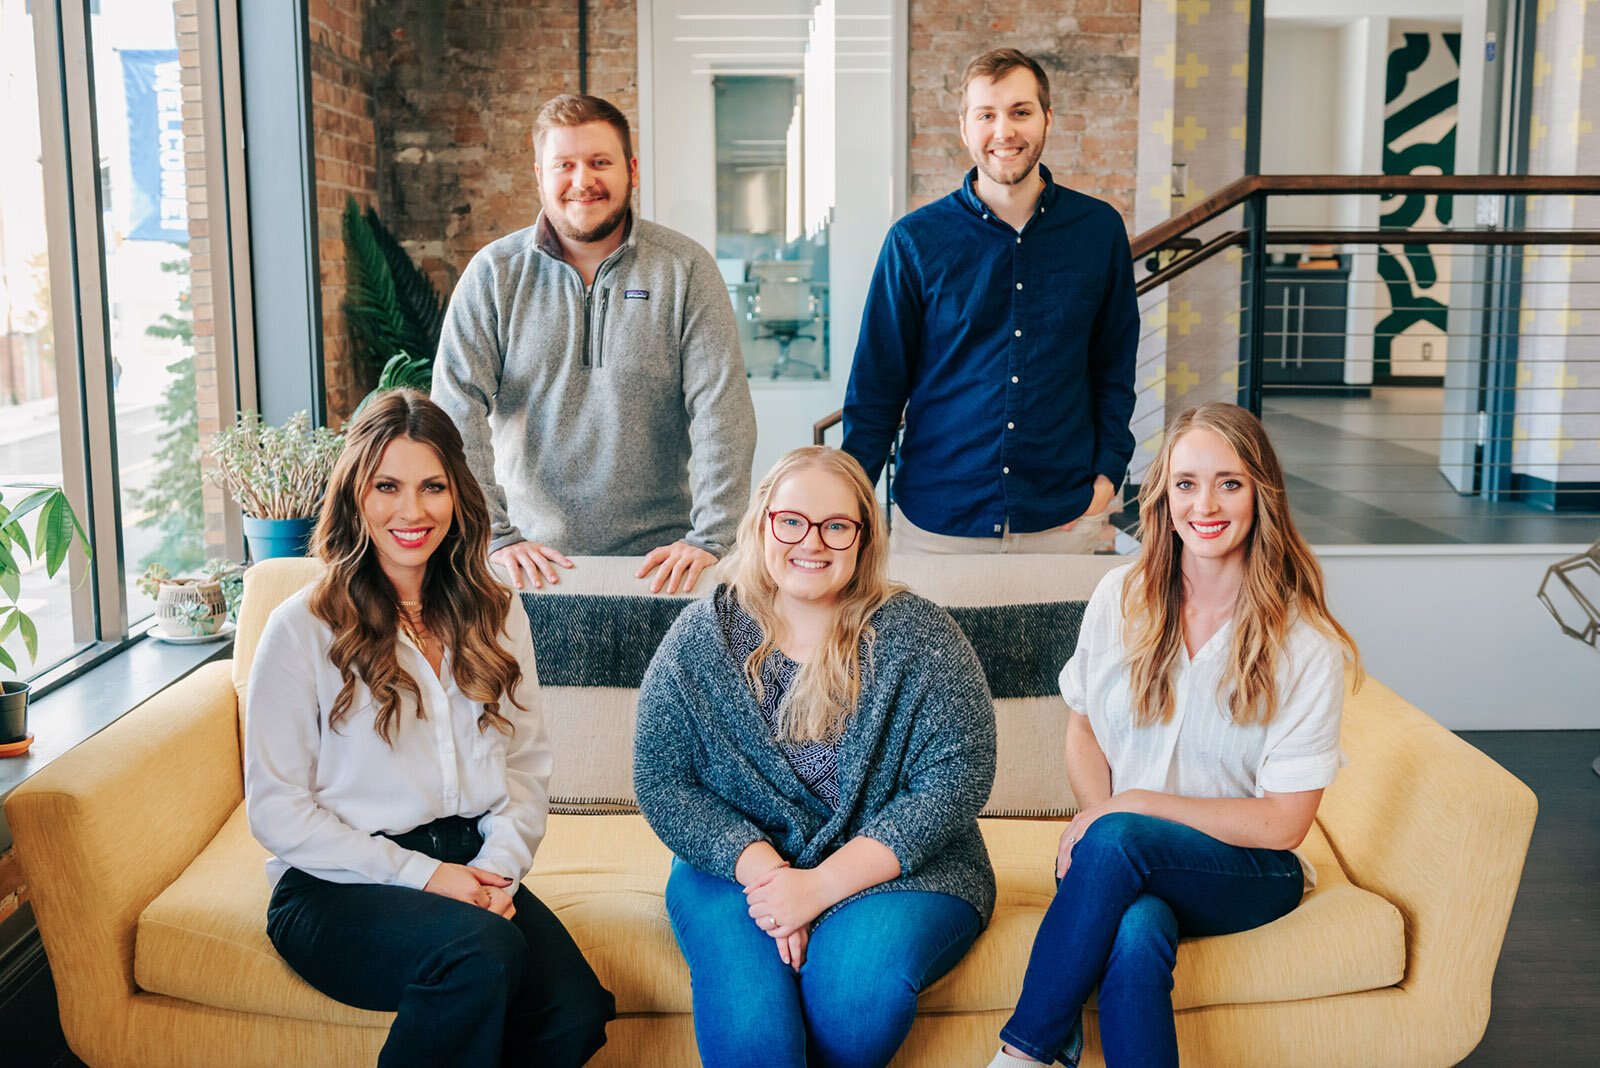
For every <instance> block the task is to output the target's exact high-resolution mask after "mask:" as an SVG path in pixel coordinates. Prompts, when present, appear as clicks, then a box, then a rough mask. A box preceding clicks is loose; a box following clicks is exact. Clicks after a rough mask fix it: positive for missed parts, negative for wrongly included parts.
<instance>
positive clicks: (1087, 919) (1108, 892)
mask: <svg viewBox="0 0 1600 1068" xmlns="http://www.w3.org/2000/svg"><path fill="white" fill-rule="evenodd" d="M1302 882H1303V876H1302V874H1301V871H1300V861H1299V859H1298V858H1296V857H1295V855H1294V854H1293V853H1292V852H1290V851H1289V850H1287V849H1245V848H1242V847H1240V846H1231V845H1227V844H1225V843H1223V842H1219V841H1217V840H1216V839H1215V838H1212V837H1211V836H1210V835H1208V834H1204V833H1202V832H1200V831H1197V830H1195V829H1194V828H1192V827H1186V826H1184V825H1183V824H1181V823H1173V822H1171V821H1169V820H1161V819H1155V818H1153V817H1150V816H1135V815H1133V814H1131V813H1127V812H1113V813H1111V814H1109V815H1105V816H1101V817H1100V818H1099V819H1097V820H1095V821H1094V823H1092V824H1091V825H1090V826H1089V830H1088V831H1087V832H1086V833H1085V834H1084V836H1083V837H1082V838H1081V839H1080V840H1079V841H1078V844H1077V845H1075V846H1073V848H1072V864H1071V866H1070V867H1068V868H1067V874H1066V877H1065V878H1063V879H1062V880H1061V883H1060V885H1059V886H1057V888H1056V896H1055V900H1054V901H1052V902H1051V903H1050V908H1049V909H1048V910H1047V911H1046V912H1045V914H1044V922H1043V923H1041V924H1040V925H1039V933H1038V935H1037V936H1036V937H1035V938H1034V940H1033V953H1032V955H1031V956H1030V957H1029V958H1028V971H1027V975H1026V977H1025V978H1024V979H1023V982H1022V996H1021V997H1019V998H1018V999H1017V1008H1016V1011H1015V1012H1014V1013H1013V1014H1012V1016H1011V1019H1010V1020H1009V1021H1007V1023H1006V1025H1005V1027H1004V1028H1003V1029H1002V1030H1001V1031H1000V1038H1001V1041H1003V1042H1006V1043H1008V1044H1009V1045H1010V1046H1011V1047H1012V1048H1014V1049H1017V1050H1020V1051H1022V1052H1023V1053H1026V1054H1027V1055H1028V1056H1030V1057H1032V1058H1034V1059H1035V1060H1039V1061H1043V1062H1045V1063H1046V1064H1053V1063H1055V1062H1056V1061H1057V1060H1060V1061H1061V1062H1062V1063H1064V1064H1069V1065H1075V1064H1077V1052H1078V1051H1077V1049H1076V1046H1077V1042H1076V1041H1074V1039H1075V1038H1076V1037H1077V1035H1076V1032H1077V1029H1078V1024H1079V1016H1080V1014H1081V1013H1082V1011H1083V1004H1084V1002H1085V1001H1087V1000H1088V999H1089V994H1090V993H1091V992H1092V991H1093V990H1094V988H1095V987H1096V985H1098V986H1099V987H1100V998H1099V1008H1100V1046H1101V1050H1102V1052H1103V1053H1104V1054H1105V1059H1106V1066H1107V1068H1168V1066H1170V1068H1177V1064H1178V1036H1177V1031H1176V1029H1175V1027H1174V1025H1173V1019H1172V966H1173V963H1174V961H1175V960H1176V959H1177V952H1178V936H1179V935H1180V934H1183V935H1220V934H1232V933H1234V932H1236V931H1248V930H1250V929H1251V928H1252V927H1260V926H1261V925H1262V924H1264V923H1270V922H1271V921H1273V920H1275V919H1277V918H1278V917H1280V916H1283V915H1286V914H1287V913H1288V912H1289V911H1290V910H1291V909H1293V908H1294V907H1295V906H1296V905H1297V904H1299V903H1300V893H1301V889H1302Z"/></svg>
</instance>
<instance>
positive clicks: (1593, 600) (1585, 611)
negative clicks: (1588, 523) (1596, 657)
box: [1539, 541, 1600, 775]
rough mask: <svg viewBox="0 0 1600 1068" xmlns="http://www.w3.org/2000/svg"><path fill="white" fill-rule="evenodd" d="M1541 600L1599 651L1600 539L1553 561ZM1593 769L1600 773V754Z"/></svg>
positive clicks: (1570, 633)
mask: <svg viewBox="0 0 1600 1068" xmlns="http://www.w3.org/2000/svg"><path fill="white" fill-rule="evenodd" d="M1539 600H1541V601H1543V602H1544V606H1545V607H1546V608H1548V609H1549V610H1550V614H1551V616H1553V617H1555V621H1556V623H1557V624H1559V625H1560V627H1561V630H1562V632H1563V633H1565V634H1566V635H1567V636H1568V637H1571V638H1576V639H1578V641H1580V642H1583V643H1584V644H1585V645H1587V646H1589V647H1590V648H1592V649H1595V650H1596V651H1600V541H1597V542H1595V543H1594V544H1593V545H1591V546H1589V550H1588V551H1587V552H1582V553H1579V554H1578V555H1577V556H1572V557H1568V558H1567V559H1565V560H1562V561H1560V562H1558V563H1555V564H1552V565H1551V566H1550V570H1548V571H1546V572H1545V574H1544V581H1543V582H1541V583H1539ZM1594 773H1595V774H1596V775H1600V757H1597V758H1596V759H1595V762H1594Z"/></svg>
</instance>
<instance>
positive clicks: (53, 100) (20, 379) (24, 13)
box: [0, 0, 237, 676]
mask: <svg viewBox="0 0 1600 1068" xmlns="http://www.w3.org/2000/svg"><path fill="white" fill-rule="evenodd" d="M224 7H225V5H221V4H218V2H217V0H119V2H118V3H114V4H100V3H94V4H88V5H84V4H73V3H66V2H63V0H0V59H3V62H4V65H5V66H4V73H5V106H4V112H3V114H0V137H3V138H4V143H5V144H6V146H7V151H6V153H5V155H4V157H3V158H0V410H3V411H0V484H3V485H7V486H14V485H15V484H17V483H22V482H46V483H51V484H57V485H62V486H63V487H64V488H65V489H66V490H67V493H68V495H69V498H70V499H71V500H72V503H73V505H74V508H75V510H76V512H77V514H78V515H79V517H80V518H81V519H82V520H83V522H84V525H85V527H86V528H87V530H88V531H89V534H90V538H91V541H92V544H93V554H92V558H89V559H82V558H75V559H74V560H73V562H72V566H71V567H70V568H68V569H64V570H63V571H62V572H60V573H58V575H57V576H56V578H55V579H54V580H50V581H46V580H45V578H44V576H43V570H42V568H41V569H38V570H35V571H30V572H29V573H27V574H26V575H25V576H24V581H23V588H22V607H23V608H24V610H26V611H28V612H29V614H30V615H31V616H32V617H33V618H34V620H35V621H36V623H37V624H38V626H39V632H40V633H39V637H40V648H39V656H38V658H37V659H36V660H35V661H34V663H33V664H32V665H31V667H30V666H29V665H26V664H24V665H23V671H22V673H23V674H24V675H25V676H26V675H29V674H34V673H37V672H42V671H45V670H47V669H49V668H50V667H51V666H52V665H54V664H56V663H59V662H60V661H62V660H63V659H65V658H67V657H69V656H71V655H73V654H74V653H75V652H77V651H79V650H80V649H83V648H85V647H87V646H91V645H94V644H96V643H116V642H119V641H123V640H125V639H127V638H128V637H129V636H130V634H133V633H136V632H137V631H138V630H139V629H141V627H140V625H141V623H142V621H143V620H145V619H146V618H147V617H148V616H149V615H150V614H151V612H152V610H153V605H152V604H151V603H150V601H149V600H148V599H147V598H145V597H144V596H143V595H142V594H141V593H140V592H139V590H138V588H137V586H136V581H137V579H138V577H139V575H140V574H142V573H143V571H144V569H145V568H146V567H147V566H149V565H150V564H160V565H162V566H163V567H165V568H167V569H168V570H169V571H171V572H172V573H174V574H181V573H184V572H185V571H192V570H194V569H195V568H197V567H198V566H199V565H200V564H201V563H203V562H204V561H205V560H206V559H207V558H208V557H210V556H222V555H227V550H228V544H227V536H226V531H225V529H224V508H223V504H222V499H221V495H220V493H219V492H218V491H216V490H215V489H214V488H212V487H209V486H208V485H207V484H206V483H205V481H204V480H203V478H202V472H201V457H200V453H201V429H202V427H207V428H214V427H215V426H216V425H218V424H219V423H220V422H223V421H227V420H231V418H232V414H233V411H234V410H235V407H236V403H237V398H236V396H235V392H234V386H233V382H234V377H235V376H234V374H233V373H232V368H233V363H234V354H233V347H232V344H231V342H230V341H229V339H228V338H226V337H222V338H219V337H218V336H217V334H218V331H217V330H216V329H215V327H214V324H215V323H216V322H217V321H219V319H220V320H222V321H225V322H231V317H230V316H229V315H228V313H227V308H226V306H225V302H226V300H227V294H228V293H229V292H230V291H231V280H232V274H231V270H230V267H231V263H232V262H233V256H232V250H231V248H230V246H229V245H228V242H227V240H226V235H227V232H228V228H227V227H226V226H225V225H218V226H217V227H216V232H215V233H213V232H212V231H211V229H210V226H211V223H212V221H213V220H218V221H219V222H225V220H226V219H227V217H228V211H227V200H226V190H227V188H228V184H227V177H226V168H225V159H224V154H223V153H222V152H220V151H211V150H208V146H220V145H222V144H224V143H225V137H224V136H223V133H224V119H223V110H222V108H221V95H222V85H223V84H224V77H223V66H224V64H223V50H222V48H221V46H220V43H219V42H220V40H221V37H222V26H223V21H222V20H223V19H224V18H226V17H227V14H226V12H225V11H224V10H223V9H224ZM84 56H87V57H89V58H88V61H87V62H84V61H83V60H82V59H81V58H74V57H84ZM7 497H8V499H11V500H14V498H13V496H12V492H11V491H9V490H8V491H7Z"/></svg>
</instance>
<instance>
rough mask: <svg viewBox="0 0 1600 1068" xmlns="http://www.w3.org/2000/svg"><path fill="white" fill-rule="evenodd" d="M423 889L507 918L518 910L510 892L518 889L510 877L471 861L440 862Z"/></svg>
mask: <svg viewBox="0 0 1600 1068" xmlns="http://www.w3.org/2000/svg"><path fill="white" fill-rule="evenodd" d="M423 889H424V890H426V891H427V892H428V893H430V894H438V895H439V896H440V897H449V898H454V899H455V900H457V901H465V902H466V903H467V904H469V905H476V906H478V907H479V908H481V909H488V910H489V911H490V912H492V913H494V914H495V915H496V916H504V917H505V918H506V919H508V920H509V919H510V918H511V917H513V916H515V915H516V914H517V910H516V908H515V907H514V906H513V905H512V904H511V895H512V893H513V892H514V891H515V889H516V888H515V886H513V885H512V882H511V880H510V879H507V878H506V877H505V876H504V875H496V874H495V873H494V872H492V871H484V870H483V869H482V868H474V867H472V866H471V865H470V864H440V865H439V867H438V868H436V869H435V870H434V873H433V875H432V877H431V878H429V879H428V885H427V886H424V887H423Z"/></svg>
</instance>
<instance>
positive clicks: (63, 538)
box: [0, 482, 91, 672]
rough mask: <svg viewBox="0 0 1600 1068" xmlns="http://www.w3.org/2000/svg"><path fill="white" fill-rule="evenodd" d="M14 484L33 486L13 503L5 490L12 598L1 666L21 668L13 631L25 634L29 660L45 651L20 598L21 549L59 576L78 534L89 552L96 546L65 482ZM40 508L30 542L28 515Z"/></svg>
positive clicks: (1, 574)
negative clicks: (10, 646)
mask: <svg viewBox="0 0 1600 1068" xmlns="http://www.w3.org/2000/svg"><path fill="white" fill-rule="evenodd" d="M13 488H15V489H20V490H27V491H31V492H28V494H27V496H25V497H23V498H22V500H21V501H19V502H18V503H17V506H16V507H15V508H11V507H9V506H7V504H6V502H5V492H4V490H0V592H3V593H4V594H5V596H6V599H7V600H9V601H10V602H11V603H10V604H4V603H0V666H4V667H5V669H6V670H7V671H12V672H15V671H16V670H17V662H16V660H15V659H13V658H12V655H11V654H10V653H9V652H7V651H6V648H5V642H6V641H7V640H8V639H9V638H10V637H11V636H12V635H13V634H16V635H18V636H20V637H21V639H22V647H23V649H24V651H26V652H27V654H28V660H29V662H32V661H33V660H35V659H36V658H37V657H38V655H39V630H38V627H36V626H35V625H34V622H33V620H32V619H30V618H29V617H28V614H27V613H26V612H24V611H23V610H22V608H21V607H20V606H19V605H18V603H17V602H18V601H19V600H20V598H21V596H22V566H21V564H20V562H19V560H18V555H19V554H20V555H21V556H22V557H25V558H26V559H28V560H32V561H38V560H43V561H44V572H45V575H46V576H47V577H49V578H54V577H55V575H56V572H57V571H60V570H61V565H62V564H64V563H66V560H67V553H68V552H69V551H70V550H71V548H72V541H73V538H77V539H78V541H79V542H80V543H81V544H82V545H83V551H84V554H85V555H88V554H89V553H90V551H91V550H90V547H89V536H88V535H87V534H86V533H84V530H83V526H82V525H81V524H79V522H78V517H77V515H76V514H74V513H73V511H72V505H71V504H70V503H69V502H68V501H67V495H66V494H65V493H63V492H62V491H61V489H60V487H58V486H46V485H41V484H38V483H33V482H24V483H15V484H13ZM34 512H37V513H39V518H38V520H37V525H36V527H35V530H34V535H33V541H32V543H31V544H30V543H29V541H28V535H27V533H26V532H25V531H24V530H23V528H22V520H23V519H25V518H26V517H27V516H29V515H31V514H33V513H34Z"/></svg>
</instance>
